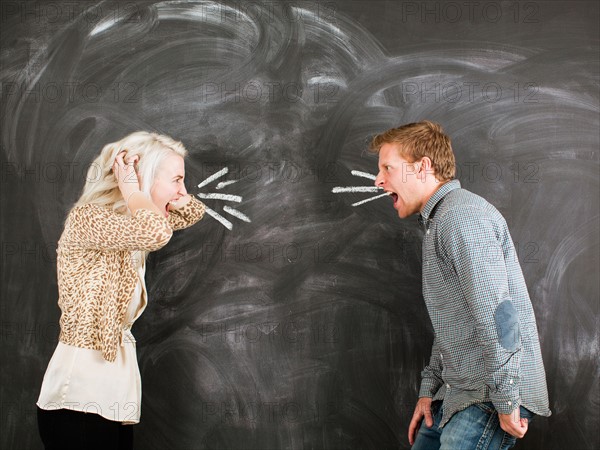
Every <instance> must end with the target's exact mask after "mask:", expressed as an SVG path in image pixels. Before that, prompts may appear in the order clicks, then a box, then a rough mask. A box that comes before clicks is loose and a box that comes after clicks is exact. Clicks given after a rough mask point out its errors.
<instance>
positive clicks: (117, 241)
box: [57, 197, 205, 361]
mask: <svg viewBox="0 0 600 450" xmlns="http://www.w3.org/2000/svg"><path fill="white" fill-rule="evenodd" d="M204 210H205V208H204V205H203V204H202V202H200V201H199V200H197V199H196V198H194V197H192V199H191V200H190V201H189V202H188V204H187V205H185V206H184V207H182V208H181V209H179V210H172V211H170V213H169V217H168V219H167V218H165V217H163V216H160V215H159V214H157V213H155V212H151V211H149V210H145V209H138V210H137V211H136V212H135V214H134V215H133V216H126V215H123V214H118V213H115V212H114V211H113V210H112V208H107V207H103V206H99V205H93V204H87V205H83V206H78V207H75V208H73V209H72V210H71V212H70V213H69V215H68V217H67V220H66V222H65V228H64V231H63V233H62V235H61V238H60V240H59V242H58V249H57V254H58V256H57V276H58V294H59V297H58V306H59V307H60V309H61V312H62V313H61V317H60V337H59V340H60V341H61V342H63V343H65V344H69V345H74V346H76V347H82V348H88V349H93V350H100V351H101V352H102V356H103V357H104V359H105V360H107V361H114V360H115V359H116V355H117V347H118V345H119V344H120V339H121V329H122V323H123V320H124V317H125V313H126V311H127V307H128V305H129V301H130V300H131V296H132V295H133V291H134V289H135V285H136V283H137V273H136V269H135V268H134V263H133V261H132V258H135V256H136V255H137V257H138V258H139V257H143V256H142V252H144V251H146V252H151V251H154V250H158V249H160V248H161V247H163V246H164V245H165V244H166V243H167V242H169V240H170V239H171V236H172V234H173V231H174V230H180V229H183V228H187V227H189V226H191V225H193V224H194V223H196V222H198V221H199V220H200V219H201V218H202V216H203V215H204Z"/></svg>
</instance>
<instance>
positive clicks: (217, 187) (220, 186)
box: [215, 180, 238, 189]
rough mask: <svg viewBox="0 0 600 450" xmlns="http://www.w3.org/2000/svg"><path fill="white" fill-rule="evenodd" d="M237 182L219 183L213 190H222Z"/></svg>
mask: <svg viewBox="0 0 600 450" xmlns="http://www.w3.org/2000/svg"><path fill="white" fill-rule="evenodd" d="M237 182H238V180H229V181H221V182H220V183H219V184H217V186H216V187H215V189H223V188H224V187H227V186H229V185H230V184H233V183H237Z"/></svg>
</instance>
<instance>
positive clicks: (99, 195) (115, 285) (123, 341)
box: [37, 132, 204, 450]
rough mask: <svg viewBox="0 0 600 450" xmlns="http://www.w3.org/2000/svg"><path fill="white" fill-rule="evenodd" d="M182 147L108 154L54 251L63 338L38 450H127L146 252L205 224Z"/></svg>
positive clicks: (140, 142)
mask: <svg viewBox="0 0 600 450" xmlns="http://www.w3.org/2000/svg"><path fill="white" fill-rule="evenodd" d="M186 154H187V151H186V150H185V148H184V147H183V145H182V144H181V143H180V142H177V141H174V140H173V139H171V138H169V137H167V136H162V135H158V134H155V133H147V132H136V133H133V134H131V135H129V136H127V137H125V138H124V139H122V140H121V141H118V142H115V143H112V144H108V145H106V146H105V147H104V148H103V149H102V151H101V153H100V156H98V158H96V160H95V161H94V162H93V163H92V165H91V167H90V169H89V171H88V179H87V183H86V185H85V187H84V189H83V194H82V195H81V197H80V199H79V200H78V202H77V203H76V204H75V206H74V207H73V209H72V210H71V211H70V213H69V215H68V217H67V220H66V222H65V228H64V230H63V233H62V236H61V238H60V241H59V243H58V250H57V252H58V259H57V275H58V290H59V298H58V305H59V307H60V309H61V318H60V329H61V332H60V337H59V343H58V346H57V348H56V350H55V352H54V355H53V356H52V359H51V360H50V363H49V365H48V368H47V370H46V374H45V375H44V380H43V382H42V388H41V393H40V396H39V399H38V402H37V406H38V426H39V430H40V436H41V438H42V441H43V442H44V445H45V448H46V449H47V450H50V449H59V448H60V449H67V448H77V449H83V448H85V449H95V448H98V449H100V448H101V449H132V448H133V430H132V427H131V426H130V425H131V424H135V423H138V422H139V420H140V406H141V381H140V372H139V369H138V365H137V358H136V351H135V339H134V338H133V335H132V334H131V331H130V329H131V325H132V324H133V322H134V321H135V320H136V319H137V318H138V317H139V316H140V315H141V314H142V312H143V310H144V308H145V307H146V304H147V295H146V287H145V283H144V272H145V259H146V255H147V253H148V252H151V251H154V250H158V249H160V248H161V247H163V246H164V245H165V244H166V243H167V242H169V239H170V238H171V235H172V234H173V231H174V230H179V229H182V228H186V227H188V226H190V225H192V224H194V223H196V222H197V221H198V220H200V219H201V218H202V216H203V215H204V205H203V204H202V203H201V202H200V201H198V200H197V199H195V198H194V197H191V196H190V195H188V193H187V191H186V189H185V186H184V177H185V168H184V159H183V158H184V157H185V156H186Z"/></svg>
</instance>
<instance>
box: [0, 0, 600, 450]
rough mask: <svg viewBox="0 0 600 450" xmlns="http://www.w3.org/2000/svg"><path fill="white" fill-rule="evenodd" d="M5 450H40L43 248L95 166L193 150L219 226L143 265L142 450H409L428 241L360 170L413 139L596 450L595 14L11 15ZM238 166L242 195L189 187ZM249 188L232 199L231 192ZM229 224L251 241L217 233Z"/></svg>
mask: <svg viewBox="0 0 600 450" xmlns="http://www.w3.org/2000/svg"><path fill="white" fill-rule="evenodd" d="M1 14H2V15H1V25H2V27H1V28H2V30H1V35H0V36H1V46H2V51H1V60H0V61H1V71H0V73H1V82H2V109H1V111H2V116H1V124H2V130H1V132H2V135H1V146H2V151H1V152H0V154H1V157H2V161H1V162H2V193H1V201H2V204H1V205H2V206H1V207H2V228H1V230H2V231H1V233H2V237H1V243H2V299H1V303H0V304H1V315H2V316H1V318H2V335H1V348H2V355H1V358H2V359H1V360H2V369H1V377H2V384H1V391H0V392H1V399H0V401H1V426H2V429H1V433H0V442H1V447H2V448H6V449H39V448H41V443H40V441H39V438H38V435H37V427H36V421H35V401H36V399H37V396H38V393H39V387H40V384H41V381H42V376H43V373H44V370H45V368H46V365H47V363H48V360H49V358H50V356H51V354H52V351H53V349H54V347H55V345H56V341H57V335H58V318H59V310H58V307H57V305H56V300H57V288H56V268H55V262H56V261H55V259H56V255H55V248H56V242H57V240H58V238H59V236H60V233H61V230H62V224H63V221H64V219H65V216H66V213H67V211H68V210H69V208H70V207H71V206H72V204H73V202H74V201H75V200H76V199H77V197H78V196H79V194H80V191H81V188H82V186H83V183H84V180H85V177H86V175H85V174H86V169H87V167H88V165H89V164H90V162H91V161H92V159H93V158H94V157H95V155H96V154H97V153H98V152H99V150H100V149H101V147H102V146H103V145H104V144H106V143H108V142H112V141H114V140H117V139H119V138H121V137H123V136H124V135H126V134H127V133H129V132H132V131H135V130H154V131H158V132H161V133H165V134H168V135H170V136H173V137H174V138H176V139H179V140H181V141H183V143H184V144H185V145H186V147H187V148H188V149H189V153H190V156H189V158H188V160H187V163H186V170H187V186H188V190H189V191H190V192H191V193H194V194H197V193H199V192H203V193H214V192H217V193H224V194H233V195H239V196H241V197H242V201H241V202H239V203H238V202H231V201H224V200H219V199H206V200H205V202H206V204H207V205H208V206H209V207H210V208H211V209H212V210H214V211H216V212H218V213H219V214H221V215H222V216H223V217H226V218H227V219H228V220H229V221H230V222H231V224H232V227H231V228H232V229H231V230H229V229H227V228H225V227H224V226H223V225H222V224H221V223H220V222H219V221H217V220H215V219H214V218H213V217H211V216H208V215H207V216H206V218H205V219H204V220H203V221H202V222H201V223H200V224H199V225H197V226H195V227H193V228H191V229H188V230H185V231H182V232H180V233H179V234H177V235H176V236H175V237H174V238H173V239H172V241H171V242H170V244H169V245H168V246H167V247H165V248H164V249H162V250H161V251H159V252H157V253H155V254H152V255H151V256H150V257H149V259H148V270H147V274H146V278H147V285H148V289H149V295H150V305H149V307H148V309H147V310H146V312H145V314H144V315H143V316H142V318H141V319H140V320H139V321H138V322H137V323H136V325H135V327H134V334H135V335H136V338H137V339H138V356H139V363H140V371H141V373H142V380H143V388H144V398H143V405H142V422H141V424H140V425H138V426H136V431H135V433H136V437H135V439H136V448H137V449H260V450H264V449H391V448H408V442H407V439H406V434H407V427H408V423H409V420H410V416H411V414H412V410H413V406H414V403H415V401H416V393H417V388H418V384H419V379H420V375H419V374H420V371H421V369H422V367H423V365H424V364H425V363H426V361H427V359H428V356H429V350H430V345H431V341H432V335H431V327H430V323H429V319H428V316H427V313H426V310H425V307H424V304H423V301H422V298H421V294H420V283H421V280H420V273H421V271H420V240H421V231H420V229H419V227H418V225H417V223H416V219H415V218H412V219H408V220H402V221H401V220H399V219H398V218H397V216H396V215H395V211H394V210H393V209H392V208H391V205H390V200H389V199H386V198H383V199H379V200H375V201H372V202H368V203H365V204H362V205H359V206H352V204H353V203H355V202H358V201H359V200H362V199H366V198H368V197H370V196H373V195H376V193H333V192H332V189H333V188H334V187H344V186H368V185H371V184H372V181H371V180H369V179H367V178H364V177H361V176H357V175H353V174H352V173H351V171H352V170H358V171H361V172H367V173H375V172H376V159H375V158H374V157H373V156H371V155H369V154H368V153H367V152H366V147H367V143H368V141H369V137H370V136H372V135H373V134H374V133H377V132H380V131H382V130H384V129H387V128H389V127H391V126H395V125H398V124H401V123H406V122H410V121H415V120H421V119H426V118H427V119H430V120H434V121H437V122H440V123H441V124H442V125H443V126H444V128H445V130H446V131H447V132H448V133H449V134H450V135H451V136H452V137H453V146H454V149H455V152H456V155H457V160H458V161H457V166H458V178H459V179H460V180H461V182H462V183H463V186H464V187H466V188H468V189H470V190H472V191H474V192H476V193H478V194H480V195H482V196H484V197H485V198H487V199H488V200H489V201H490V202H491V203H493V204H494V205H496V207H498V208H499V209H500V211H501V212H502V213H503V214H504V215H505V217H506V219H507V221H508V223H509V226H510V228H511V231H512V235H513V239H514V241H515V242H516V247H517V253H518V256H519V258H520V261H521V263H522V267H523V271H524V274H525V278H526V280H527V283H528V286H529V290H530V293H531V297H532V302H533V305H534V308H535V311H536V314H537V321H538V326H539V331H540V336H541V343H542V350H543V355H544V362H545V365H546V372H547V377H548V383H549V389H550V395H551V408H552V411H553V416H552V417H550V418H549V419H544V418H540V419H538V420H536V423H535V424H534V425H532V426H531V428H530V432H529V434H528V436H527V439H526V440H525V441H523V442H522V443H520V444H519V446H518V448H522V449H544V450H548V449H556V450H564V449H596V448H600V439H599V433H598V426H599V392H598V379H599V375H600V374H599V364H598V361H599V349H598V296H599V286H598V273H599V227H598V218H599V215H598V213H599V201H598V197H599V196H598V192H599V189H598V180H599V177H598V148H599V145H598V140H599V139H598V130H599V124H598V119H599V115H598V74H599V63H598V55H599V33H598V23H599V9H598V2H596V1H562V2H561V1H532V2H515V1H506V2H504V1H503V2H496V1H480V2H433V1H426V2H408V1H366V0H363V1H332V2H327V1H319V2H316V1H305V2H304V1H299V2H273V1H266V2H262V1H256V2H239V1H233V2H185V1H184V2H162V3H159V2H97V3H96V2H86V1H65V2H10V1H9V2H3V3H2V5H1ZM225 167H227V168H228V169H229V172H228V173H227V174H226V175H224V176H223V177H221V178H219V179H218V180H215V181H213V182H212V183H210V184H208V185H206V186H204V187H202V188H197V187H196V185H197V184H199V183H200V182H201V181H203V180H205V179H206V178H208V177H209V176H210V175H212V174H214V173H216V172H218V171H220V170H221V169H223V168H225ZM222 181H236V183H234V184H229V185H227V186H226V187H224V188H223V189H221V190H217V189H216V185H217V184H218V182H222ZM225 206H232V207H235V208H236V209H237V210H238V211H240V212H241V213H243V214H244V215H245V216H247V217H248V218H249V219H250V220H251V222H245V221H243V220H241V219H239V218H237V217H234V216H232V215H231V214H229V213H227V212H225V211H224V210H223V208H224V207H225Z"/></svg>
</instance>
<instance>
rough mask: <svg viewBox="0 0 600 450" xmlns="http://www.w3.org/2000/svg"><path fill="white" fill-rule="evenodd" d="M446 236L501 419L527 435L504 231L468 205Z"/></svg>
mask: <svg viewBox="0 0 600 450" xmlns="http://www.w3.org/2000/svg"><path fill="white" fill-rule="evenodd" d="M440 238H441V244H442V251H443V253H444V254H445V255H446V257H447V261H448V262H449V263H450V264H451V265H452V267H453V268H454V270H455V271H456V273H457V275H458V279H459V283H460V287H461V290H462V292H463V294H464V296H465V298H466V301H467V305H468V308H469V311H470V313H471V316H472V317H473V319H474V321H475V328H476V335H477V345H479V346H480V347H481V348H482V353H483V355H484V365H485V372H486V378H485V383H486V384H487V385H488V386H489V388H490V398H491V400H492V403H493V404H494V407H495V408H496V410H497V411H498V413H499V414H500V415H501V416H506V417H503V418H501V423H502V424H503V426H502V428H503V429H504V430H505V431H507V432H509V433H510V434H512V435H513V436H517V437H522V436H523V435H524V434H525V431H526V428H525V431H523V427H522V426H521V425H520V424H521V421H520V420H517V421H516V422H515V421H514V419H511V415H512V416H514V414H515V412H514V411H515V410H516V411H517V412H516V414H517V415H518V407H519V406H520V402H521V399H520V394H519V383H520V378H521V376H520V357H521V338H520V329H519V319H518V313H517V310H516V309H515V307H514V305H513V303H512V299H511V297H510V291H509V286H508V274H507V269H506V264H505V260H504V253H503V248H502V242H501V239H502V238H503V236H502V235H501V230H499V229H498V228H497V224H495V222H494V218H492V217H489V215H488V213H487V212H484V211H483V210H481V209H480V208H478V207H474V206H469V205H465V206H462V207H459V208H455V209H453V210H452V211H449V212H448V213H446V214H445V216H444V220H443V221H442V223H441V224H440ZM509 422H510V423H511V424H512V426H509V425H508V423H509ZM505 427H506V429H505Z"/></svg>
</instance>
